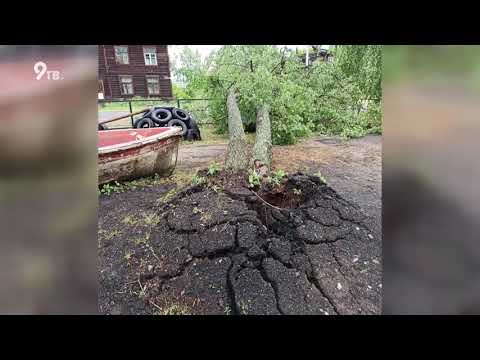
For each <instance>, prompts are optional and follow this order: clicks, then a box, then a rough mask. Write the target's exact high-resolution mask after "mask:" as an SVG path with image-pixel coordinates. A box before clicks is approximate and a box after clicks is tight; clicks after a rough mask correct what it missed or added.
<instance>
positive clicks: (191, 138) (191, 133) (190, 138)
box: [185, 129, 195, 141]
mask: <svg viewBox="0 0 480 360" xmlns="http://www.w3.org/2000/svg"><path fill="white" fill-rule="evenodd" d="M185 140H188V141H194V140H195V130H192V129H188V130H187V134H186V135H185Z"/></svg>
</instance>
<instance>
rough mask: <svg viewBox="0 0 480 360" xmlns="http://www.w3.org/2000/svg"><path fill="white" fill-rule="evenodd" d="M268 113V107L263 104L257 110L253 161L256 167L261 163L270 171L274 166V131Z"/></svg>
mask: <svg viewBox="0 0 480 360" xmlns="http://www.w3.org/2000/svg"><path fill="white" fill-rule="evenodd" d="M268 112H269V107H268V105H265V104H263V105H261V106H259V107H258V108H257V126H256V136H255V145H254V146H253V154H252V160H253V163H254V164H255V165H256V166H257V164H258V162H261V164H262V165H263V166H266V167H267V168H269V169H270V166H271V164H272V130H271V126H270V116H269V114H268Z"/></svg>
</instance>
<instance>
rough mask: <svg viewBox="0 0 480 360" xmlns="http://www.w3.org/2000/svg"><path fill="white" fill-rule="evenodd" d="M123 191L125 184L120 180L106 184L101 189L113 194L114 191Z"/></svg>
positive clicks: (104, 192)
mask: <svg viewBox="0 0 480 360" xmlns="http://www.w3.org/2000/svg"><path fill="white" fill-rule="evenodd" d="M122 191H123V186H122V185H121V184H120V183H119V182H118V181H115V183H113V184H104V185H103V186H102V188H101V189H100V193H102V194H105V195H111V194H113V193H119V192H122Z"/></svg>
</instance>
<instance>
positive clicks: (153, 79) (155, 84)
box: [147, 76, 160, 95]
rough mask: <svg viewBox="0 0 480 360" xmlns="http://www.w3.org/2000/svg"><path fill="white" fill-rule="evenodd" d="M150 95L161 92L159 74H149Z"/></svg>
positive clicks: (148, 87) (148, 86)
mask: <svg viewBox="0 0 480 360" xmlns="http://www.w3.org/2000/svg"><path fill="white" fill-rule="evenodd" d="M147 89H148V95H159V94H160V81H159V78H158V76H147Z"/></svg>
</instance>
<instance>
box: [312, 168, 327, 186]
mask: <svg viewBox="0 0 480 360" xmlns="http://www.w3.org/2000/svg"><path fill="white" fill-rule="evenodd" d="M313 175H315V176H316V177H318V178H320V180H322V182H323V183H324V184H326V183H327V180H326V179H325V178H324V177H323V175H322V173H321V172H320V170H319V171H317V172H316V173H315V174H313Z"/></svg>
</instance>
